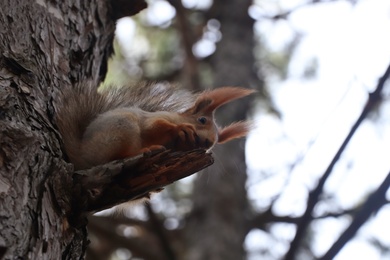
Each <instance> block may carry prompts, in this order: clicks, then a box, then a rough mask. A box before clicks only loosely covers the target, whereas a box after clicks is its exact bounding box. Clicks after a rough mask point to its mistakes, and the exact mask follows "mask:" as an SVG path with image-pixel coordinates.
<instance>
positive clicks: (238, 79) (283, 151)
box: [87, 0, 390, 260]
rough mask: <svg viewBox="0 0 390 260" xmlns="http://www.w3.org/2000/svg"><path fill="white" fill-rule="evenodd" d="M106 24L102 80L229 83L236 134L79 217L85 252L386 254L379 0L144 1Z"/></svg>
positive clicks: (386, 56)
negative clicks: (206, 155) (147, 195)
mask: <svg viewBox="0 0 390 260" xmlns="http://www.w3.org/2000/svg"><path fill="white" fill-rule="evenodd" d="M148 4H149V7H148V8H147V9H146V10H144V11H142V12H141V13H140V14H138V15H136V16H135V17H132V18H123V19H121V20H120V21H118V24H117V38H116V42H115V53H116V54H115V56H114V57H112V59H111V60H110V70H109V74H108V76H107V78H106V82H105V83H106V84H119V85H126V84H133V83H136V82H137V81H140V80H151V81H168V82H174V83H176V84H180V85H182V86H183V87H185V88H188V89H190V90H191V91H200V90H203V89H210V88H215V87H220V86H226V85H233V86H242V87H246V88H253V89H256V90H257V91H258V92H257V94H256V95H255V96H253V97H251V98H248V99H244V100H241V101H236V102H234V103H231V104H229V105H227V106H226V107H223V108H222V109H220V111H218V114H217V122H218V123H219V124H220V125H227V124H229V123H230V122H233V121H237V120H243V119H251V120H254V121H255V123H256V128H255V129H254V130H253V131H252V132H251V133H250V135H249V136H248V138H247V139H246V140H238V141H234V142H231V143H228V144H225V145H219V146H217V147H216V148H215V149H214V152H213V154H214V158H215V163H214V165H213V166H212V167H210V168H208V169H206V170H205V171H203V172H201V173H197V174H195V175H193V176H191V177H188V178H186V179H183V180H181V181H179V182H177V183H175V184H173V185H170V186H168V187H166V188H165V190H164V191H163V192H160V193H158V194H154V195H153V196H152V199H151V200H150V202H149V203H141V204H134V205H125V206H121V207H120V208H119V209H118V208H117V209H112V210H107V211H104V212H100V213H98V214H96V215H95V216H93V217H91V218H90V219H89V222H90V223H89V226H88V229H89V232H90V240H91V244H90V247H89V250H88V255H87V258H88V259H94V260H99V259H104V260H105V259H113V260H114V259H115V260H124V259H133V260H135V259H145V260H153V259H156V260H175V259H178V260H183V259H184V260H187V259H188V260H207V259H211V260H217V259H223V260H229V259H232V260H237V259H248V260H255V259H287V260H289V259H370V260H375V259H390V224H389V219H390V205H389V198H390V194H389V192H388V191H387V190H388V187H389V184H390V177H389V171H390V102H389V95H390V86H389V85H390V84H389V83H388V82H386V79H387V77H388V76H389V74H390V69H389V67H388V66H389V64H390V1H388V0H253V1H250V0H236V1H234V0H214V1H213V0H150V1H148Z"/></svg>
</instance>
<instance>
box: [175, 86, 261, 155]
mask: <svg viewBox="0 0 390 260" xmlns="http://www.w3.org/2000/svg"><path fill="white" fill-rule="evenodd" d="M253 92H255V90H252V89H246V88H239V87H222V88H217V89H214V90H208V91H204V92H202V93H200V94H199V96H198V97H197V99H196V101H195V103H194V105H193V106H192V107H191V108H189V109H188V110H186V111H185V112H184V113H183V114H184V115H185V116H186V118H191V120H192V122H190V123H191V124H193V125H195V128H196V133H197V135H198V137H199V140H198V141H199V146H200V147H201V148H207V149H211V148H212V147H213V146H214V144H216V143H225V142H228V141H230V140H232V139H235V138H239V137H243V136H245V135H246V134H247V133H248V132H249V131H250V129H251V128H252V124H251V123H249V122H245V121H242V122H235V123H233V124H231V125H229V126H227V127H225V128H220V127H218V126H217V125H216V123H215V120H214V112H215V110H216V109H217V108H218V107H220V106H222V105H224V104H226V103H228V102H230V101H233V100H235V99H238V98H242V97H245V96H247V95H249V94H252V93H253Z"/></svg>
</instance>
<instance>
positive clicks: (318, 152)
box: [117, 0, 390, 260]
mask: <svg viewBox="0 0 390 260" xmlns="http://www.w3.org/2000/svg"><path fill="white" fill-rule="evenodd" d="M304 2H306V1H302V0H281V1H274V0H257V1H256V0H255V1H254V4H253V5H252V6H251V8H250V9H249V14H250V15H251V16H252V18H254V19H255V20H256V23H255V27H254V29H255V32H256V34H257V35H259V37H262V41H263V42H264V43H265V44H266V45H267V47H268V49H270V50H272V51H275V52H278V51H281V50H283V49H284V48H285V47H286V45H287V44H288V42H289V41H290V40H291V39H292V37H293V36H294V35H295V34H296V33H299V35H301V42H300V44H299V45H298V47H297V50H296V51H295V53H294V55H293V57H292V59H291V62H290V64H289V70H288V75H287V78H286V80H280V79H275V78H272V77H270V78H269V80H268V81H267V84H268V87H269V89H270V92H271V96H272V98H273V100H274V102H275V104H276V106H277V108H278V110H279V111H280V113H281V117H280V118H278V117H276V116H275V115H270V114H267V113H264V112H259V113H257V114H256V115H255V120H256V124H257V126H258V127H257V128H256V129H255V130H254V131H253V132H252V133H251V134H250V136H249V138H248V141H247V147H246V151H247V165H248V174H249V179H248V194H249V198H250V199H251V201H252V202H253V205H255V207H256V208H258V209H259V210H261V209H265V208H267V206H269V205H270V203H271V202H272V198H274V197H275V196H276V195H278V194H279V193H281V191H283V192H282V195H281V196H280V197H279V198H278V200H277V201H276V203H275V204H274V207H273V208H272V209H273V211H274V213H275V214H278V215H281V216H284V215H291V216H299V215H300V214H302V213H303V212H304V210H305V204H306V199H307V192H308V189H311V188H313V187H315V185H316V182H317V180H318V178H319V177H320V176H321V174H322V173H323V172H324V170H325V168H326V167H327V166H328V164H329V162H330V160H331V159H332V157H333V155H334V154H335V153H336V151H337V149H338V148H339V146H340V144H341V142H342V141H343V140H344V138H345V136H346V135H347V133H348V131H349V130H350V128H351V125H352V124H353V123H354V122H355V120H356V119H357V117H358V116H359V115H360V112H361V111H362V109H363V107H364V104H365V102H366V100H367V95H368V93H369V92H370V91H372V90H373V89H374V88H375V86H376V84H377V81H378V78H379V77H380V76H381V75H382V74H383V73H384V71H385V70H386V67H387V66H388V65H389V64H390V1H388V0H359V1H357V4H356V5H351V4H350V3H349V2H347V1H342V0H340V1H335V2H331V3H326V4H317V5H312V6H307V7H301V8H298V9H296V10H295V11H294V12H293V13H291V15H289V16H288V18H287V19H286V20H278V21H274V20H269V19H268V18H267V17H269V16H272V15H274V14H278V13H279V12H281V11H283V10H290V9H294V8H295V7H296V6H299V5H300V4H302V3H304ZM183 4H184V5H185V6H186V7H197V8H208V7H209V6H210V4H211V1H209V0H185V1H184V0H183ZM157 10H158V11H157ZM161 10H165V11H161ZM174 15H175V10H174V9H173V8H172V7H171V6H170V5H169V4H168V3H167V2H166V1H158V0H157V1H154V4H152V5H149V8H148V9H147V10H146V16H151V17H153V19H152V20H154V21H158V20H159V19H160V20H159V23H164V22H166V21H168V23H169V20H170V19H172V18H173V17H174ZM217 25H218V24H216V23H215V21H214V22H213V23H210V24H209V26H208V27H209V28H208V29H209V30H210V31H212V30H214V31H218V26H217ZM117 30H118V31H117V35H118V37H119V38H122V41H124V42H129V41H133V42H134V41H137V39H135V38H134V35H135V34H136V29H135V24H134V22H133V21H132V20H131V19H130V18H129V19H123V20H122V22H121V23H119V24H118V29H117ZM126 37H127V38H126ZM217 38H218V37H217ZM138 40H142V39H138ZM218 40H219V39H211V38H207V37H206V38H204V39H203V40H202V41H200V42H199V43H198V44H197V45H196V46H195V47H194V52H195V54H196V55H197V56H198V57H204V56H207V55H210V54H211V53H212V52H213V51H214V50H215V43H216V41H218ZM136 45H138V46H145V44H136ZM127 46H129V44H127ZM144 51H146V50H137V53H141V55H142V53H143V52H144ZM313 61H314V64H317V71H316V75H315V77H312V78H309V79H308V78H305V77H304V76H303V75H304V74H305V71H306V70H307V64H313ZM388 88H390V86H389V87H388ZM389 91H390V90H389V89H388V90H387V93H390V92H389ZM389 106H390V104H389V102H387V103H385V104H384V105H383V106H382V108H381V109H380V113H378V115H376V116H372V117H370V118H369V119H368V120H366V121H365V122H364V123H363V124H362V126H361V127H360V128H359V130H358V131H357V132H356V134H355V136H354V138H353V140H352V142H351V143H350V145H349V146H348V147H347V149H346V151H345V153H344V154H343V156H342V158H341V160H340V161H339V163H338V164H337V165H336V167H335V168H334V171H333V173H332V175H331V177H330V178H329V180H328V181H327V183H326V185H325V191H326V194H327V195H328V196H329V197H330V199H329V201H328V203H320V204H319V205H318V207H316V208H315V214H319V215H320V214H324V213H326V212H328V211H332V210H337V209H349V208H352V207H355V206H356V205H359V203H361V202H362V201H364V199H365V197H366V196H367V195H368V194H369V192H371V191H372V190H374V189H375V188H376V187H377V186H378V185H379V184H380V183H381V182H382V180H383V179H384V177H385V176H386V175H387V173H388V172H389V171H390V160H389V159H388V155H389V154H390V113H389V112H388V111H390V109H389ZM389 197H390V196H389ZM389 219H390V206H385V207H383V208H382V210H380V211H379V212H378V214H377V215H376V216H375V218H374V219H373V220H371V221H369V223H367V224H366V225H365V226H364V227H363V228H362V229H361V230H360V231H359V233H358V235H357V237H356V238H355V239H354V240H352V241H351V242H349V243H348V244H347V245H346V246H345V247H344V248H343V249H342V251H341V252H340V253H339V254H338V255H337V257H336V259H337V260H344V259H345V260H347V259H348V260H349V259H358V258H360V259H362V258H363V259H370V260H376V259H385V256H383V255H381V254H380V252H379V251H378V249H377V248H375V247H373V246H372V245H370V244H369V243H367V241H368V240H370V239H373V238H374V239H377V240H378V241H380V242H381V243H382V244H384V245H386V246H388V247H389V248H390V236H388V234H390V224H388V222H389V221H388V220H389ZM350 221H351V219H350V218H339V219H332V218H330V219H325V220H318V221H316V222H315V224H314V225H313V226H312V227H313V247H312V250H313V252H314V254H315V255H316V256H321V255H322V254H323V253H325V252H326V251H327V249H328V248H329V247H330V246H331V245H332V244H333V242H334V241H335V240H336V239H337V238H338V236H339V235H340V233H341V232H342V230H343V229H344V228H345V227H346V226H347V225H348V224H349V223H350ZM294 232H295V227H294V226H293V225H290V224H275V225H272V227H271V232H270V234H267V233H265V232H263V231H260V230H254V231H252V232H251V233H250V234H249V235H248V237H247V240H246V247H247V248H248V249H249V251H250V252H251V254H250V255H249V259H257V258H256V257H257V254H256V252H257V250H259V251H261V250H262V249H264V248H265V247H270V245H272V249H273V250H272V252H271V255H270V256H269V259H278V258H280V257H281V256H282V255H283V254H284V253H285V252H286V251H287V250H288V245H289V240H291V239H292V238H293V236H294ZM387 257H390V256H389V255H387ZM262 259H264V258H262Z"/></svg>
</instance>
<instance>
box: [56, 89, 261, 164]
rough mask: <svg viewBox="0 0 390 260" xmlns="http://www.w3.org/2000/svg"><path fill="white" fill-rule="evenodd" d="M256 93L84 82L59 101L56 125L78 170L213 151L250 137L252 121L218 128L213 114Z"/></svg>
mask: <svg viewBox="0 0 390 260" xmlns="http://www.w3.org/2000/svg"><path fill="white" fill-rule="evenodd" d="M253 92H255V91H254V90H252V89H245V88H239V87H221V88H217V89H214V90H206V91H203V92H200V93H195V94H194V93H191V92H190V91H186V90H184V89H180V88H178V87H177V86H174V85H171V84H168V83H140V84H138V85H137V86H134V87H109V88H104V89H103V90H101V91H99V92H98V91H97V90H96V88H94V87H92V86H91V85H88V84H83V85H82V84H80V86H76V87H75V88H73V89H72V91H68V92H64V93H62V94H61V95H60V97H59V106H58V111H57V116H56V123H57V126H58V129H59V132H60V133H61V135H62V138H63V144H64V148H65V152H66V154H67V156H68V158H69V160H70V162H71V163H73V164H74V167H75V169H76V170H80V169H87V168H90V167H92V166H96V165H99V164H104V163H108V162H110V161H113V160H118V159H123V158H127V157H133V156H136V155H139V154H143V153H145V152H151V151H154V150H160V149H161V150H164V149H170V150H174V151H188V150H192V149H196V148H202V149H205V150H210V149H211V148H212V147H213V146H214V145H215V144H216V143H225V142H227V141H230V140H232V139H234V138H239V137H243V136H245V135H246V134H247V133H248V132H249V131H250V129H251V123H249V122H246V121H240V122H235V123H233V124H231V125H229V126H227V127H225V128H221V127H219V126H217V124H216V123H215V120H214V111H215V110H216V109H217V108H218V107H220V106H221V105H223V104H226V103H228V102H230V101H232V100H235V99H238V98H241V97H244V96H247V95H249V94H251V93H253Z"/></svg>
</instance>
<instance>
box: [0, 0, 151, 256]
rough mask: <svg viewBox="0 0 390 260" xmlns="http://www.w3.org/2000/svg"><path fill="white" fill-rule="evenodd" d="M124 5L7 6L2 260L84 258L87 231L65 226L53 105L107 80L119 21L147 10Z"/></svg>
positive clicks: (1, 115)
mask: <svg viewBox="0 0 390 260" xmlns="http://www.w3.org/2000/svg"><path fill="white" fill-rule="evenodd" d="M122 2H125V1H121V0H118V1H113V2H112V3H111V2H110V1H100V0H52V1H46V0H39V1H13V0H2V1H1V9H0V107H1V109H0V205H1V207H0V230H1V233H0V258H2V256H3V257H4V259H82V258H83V256H84V253H85V249H86V246H87V244H88V241H87V236H86V229H85V225H81V227H79V228H73V227H71V226H69V224H68V221H67V218H66V214H67V213H68V211H69V210H70V200H71V188H70V187H72V177H71V172H72V167H71V166H70V165H68V164H66V163H65V162H64V160H63V159H62V158H63V153H62V151H61V146H60V140H61V138H60V136H59V134H58V132H57V129H56V128H55V127H54V124H53V116H54V110H55V104H54V103H53V99H54V97H55V96H56V93H58V90H59V89H65V88H70V87H71V86H72V85H73V83H75V82H78V81H81V80H86V79H88V80H89V81H93V82H95V83H96V84H97V83H98V82H99V80H101V79H102V78H103V77H104V75H105V73H106V66H107V58H108V57H109V55H110V54H111V50H112V39H113V36H114V29H115V20H116V19H117V18H119V17H121V16H123V15H130V14H134V13H136V12H137V11H139V10H140V9H142V8H144V7H145V4H144V3H143V1H128V2H130V3H127V4H124V3H122ZM121 4H124V5H126V6H122V8H123V7H127V9H124V10H126V11H122V9H118V6H119V5H121ZM118 10H120V11H118Z"/></svg>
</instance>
